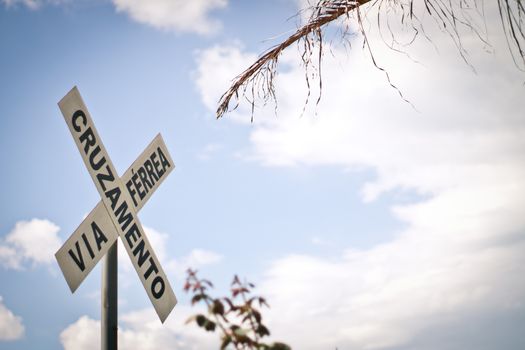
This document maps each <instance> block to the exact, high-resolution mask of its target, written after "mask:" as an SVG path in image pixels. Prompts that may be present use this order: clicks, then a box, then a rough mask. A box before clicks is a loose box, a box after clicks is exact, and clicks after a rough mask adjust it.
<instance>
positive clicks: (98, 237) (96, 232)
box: [91, 221, 108, 252]
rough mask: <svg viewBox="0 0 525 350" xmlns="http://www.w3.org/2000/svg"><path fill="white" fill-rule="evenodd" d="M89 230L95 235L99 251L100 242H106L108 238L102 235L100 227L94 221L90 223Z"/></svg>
mask: <svg viewBox="0 0 525 350" xmlns="http://www.w3.org/2000/svg"><path fill="white" fill-rule="evenodd" d="M91 230H93V236H94V237H95V241H96V242H97V249H98V251H99V252H100V247H101V246H102V243H107V242H108V239H107V237H106V235H104V232H102V230H101V229H100V227H98V225H97V223H96V222H95V221H93V222H92V223H91Z"/></svg>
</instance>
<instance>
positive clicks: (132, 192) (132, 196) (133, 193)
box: [126, 180, 138, 206]
mask: <svg viewBox="0 0 525 350" xmlns="http://www.w3.org/2000/svg"><path fill="white" fill-rule="evenodd" d="M131 185H133V183H132V182H131V180H129V181H128V182H126V188H127V189H128V193H129V196H130V197H131V199H133V204H135V206H137V205H138V203H137V200H136V199H135V195H136V194H137V192H135V190H134V189H133V188H132V186H131Z"/></svg>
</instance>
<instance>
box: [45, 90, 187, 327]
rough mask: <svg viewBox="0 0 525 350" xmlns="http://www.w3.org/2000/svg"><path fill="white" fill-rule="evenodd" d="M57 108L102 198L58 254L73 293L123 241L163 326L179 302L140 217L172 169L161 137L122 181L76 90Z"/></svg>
mask: <svg viewBox="0 0 525 350" xmlns="http://www.w3.org/2000/svg"><path fill="white" fill-rule="evenodd" d="M58 105H59V107H60V110H61V111H62V114H63V115H64V119H65V120H66V123H67V125H68V127H69V130H70V131H71V134H72V135H73V138H74V139H75V143H76V145H77V147H78V150H79V151H80V153H81V155H82V159H83V160H84V163H85V165H86V167H87V168H88V171H89V174H90V175H91V178H92V179H93V182H94V183H95V186H96V187H97V190H98V192H99V194H100V197H101V198H102V200H101V201H100V202H99V203H98V204H97V206H96V207H95V208H94V209H93V210H92V211H91V213H90V214H89V215H88V216H87V217H86V218H85V219H84V221H83V222H82V223H81V224H80V226H79V227H78V228H77V229H76V230H75V232H74V233H73V234H72V235H71V237H69V239H68V240H67V241H66V242H65V243H64V245H63V246H62V247H61V248H60V249H59V250H58V251H57V253H56V254H55V256H56V259H57V261H58V264H59V265H60V269H61V270H62V273H63V274H64V277H65V278H66V281H67V283H68V285H69V288H70V289H71V291H72V292H74V291H75V290H76V289H77V288H78V286H79V285H80V284H81V283H82V281H83V280H84V278H85V277H86V276H87V275H88V274H89V272H90V271H91V270H92V269H93V267H94V266H95V265H96V264H97V262H98V261H99V260H100V259H101V258H102V257H103V256H104V255H105V254H106V253H107V251H108V249H109V248H110V247H111V246H112V245H113V243H115V241H116V240H117V238H118V237H119V236H120V237H121V239H122V243H123V244H124V247H125V248H126V251H127V252H128V255H129V257H130V259H131V261H132V263H133V266H134V267H135V270H136V271H137V274H138V275H139V277H140V280H141V281H142V285H143V286H144V288H145V289H146V292H147V294H148V296H149V298H150V300H151V302H152V304H153V307H154V308H155V311H156V312H157V315H158V316H159V318H160V320H161V322H164V321H165V320H166V318H167V317H168V315H169V313H170V312H171V310H172V309H173V308H174V307H175V304H177V298H176V297H175V294H174V293H173V290H172V288H171V285H170V283H169V281H168V279H167V277H166V274H165V273H164V271H163V269H162V267H161V266H160V262H159V260H158V259H157V256H156V255H155V252H154V251H153V249H152V247H151V244H150V243H149V240H148V238H147V237H146V235H145V231H144V228H143V227H142V225H141V223H140V221H139V218H138V216H137V212H138V211H139V210H140V209H141V208H142V206H143V205H144V204H145V202H146V201H147V200H148V199H149V198H150V197H151V195H152V194H153V192H154V191H155V190H156V189H157V188H158V186H159V185H160V184H161V182H162V181H163V180H164V178H166V176H167V175H168V174H169V173H170V172H171V171H172V170H173V168H174V164H173V160H172V159H171V157H170V155H169V153H168V150H167V148H166V145H165V144H164V141H163V140H162V136H160V134H159V135H157V136H156V137H155V139H154V140H153V141H152V142H151V143H150V144H149V146H148V147H147V148H146V149H145V150H144V152H142V154H141V155H140V156H139V157H138V159H137V160H136V161H135V162H134V163H133V164H132V165H131V167H130V168H129V169H128V170H127V171H126V172H125V173H124V175H123V176H122V177H120V178H119V177H118V174H117V172H116V170H115V167H114V166H113V163H112V162H111V159H110V158H109V156H108V153H107V152H106V149H105V147H104V145H103V144H102V140H101V139H100V137H99V135H98V133H97V130H96V129H95V125H94V124H93V120H92V119H91V116H90V114H89V112H88V110H87V108H86V106H85V104H84V101H83V100H82V97H81V96H80V93H79V92H78V89H77V88H76V87H74V88H73V89H72V90H71V91H70V92H69V93H68V94H67V95H66V96H64V98H63V99H62V100H61V101H60V102H59V103H58Z"/></svg>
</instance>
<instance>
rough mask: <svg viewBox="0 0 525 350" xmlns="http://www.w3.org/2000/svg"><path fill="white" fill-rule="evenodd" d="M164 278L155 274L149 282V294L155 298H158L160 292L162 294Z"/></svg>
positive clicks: (160, 295)
mask: <svg viewBox="0 0 525 350" xmlns="http://www.w3.org/2000/svg"><path fill="white" fill-rule="evenodd" d="M164 289H165V285H164V280H163V279H162V277H160V276H155V278H154V279H153V282H151V294H153V297H154V298H155V299H160V298H161V297H162V294H164Z"/></svg>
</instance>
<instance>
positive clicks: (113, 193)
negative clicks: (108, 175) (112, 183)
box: [104, 187, 120, 211]
mask: <svg viewBox="0 0 525 350" xmlns="http://www.w3.org/2000/svg"><path fill="white" fill-rule="evenodd" d="M104 194H105V195H106V197H107V198H109V200H110V201H111V209H112V210H113V211H115V207H116V206H117V203H118V199H119V198H120V187H115V188H112V189H111V190H109V191H107V192H105V193H104Z"/></svg>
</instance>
